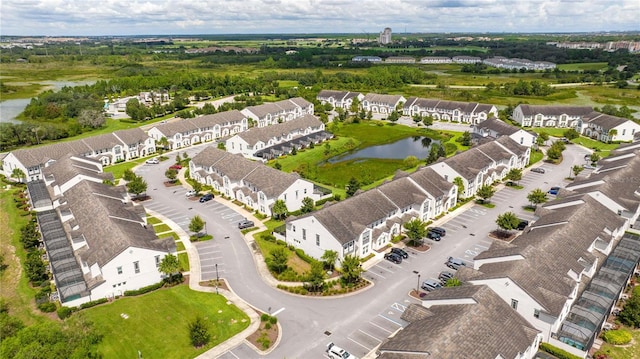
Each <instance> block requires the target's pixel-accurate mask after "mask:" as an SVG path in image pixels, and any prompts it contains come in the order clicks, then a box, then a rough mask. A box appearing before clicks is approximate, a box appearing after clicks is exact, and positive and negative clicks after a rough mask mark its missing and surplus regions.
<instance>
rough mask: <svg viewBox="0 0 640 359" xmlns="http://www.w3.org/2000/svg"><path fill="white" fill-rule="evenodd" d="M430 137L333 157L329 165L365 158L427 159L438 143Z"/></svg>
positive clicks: (400, 141)
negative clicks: (434, 144) (432, 145)
mask: <svg viewBox="0 0 640 359" xmlns="http://www.w3.org/2000/svg"><path fill="white" fill-rule="evenodd" d="M437 142H438V141H434V140H432V139H431V138H429V137H424V136H415V137H409V138H404V139H402V140H399V141H396V142H393V143H389V144H386V145H379V146H371V147H367V148H363V149H361V150H358V151H355V152H351V153H347V154H342V155H339V156H336V157H332V158H330V159H329V160H328V162H329V163H337V162H342V161H348V160H352V159H364V158H391V159H404V158H406V157H407V156H416V157H417V158H418V159H423V158H426V157H427V156H428V155H429V149H430V148H431V144H432V143H437Z"/></svg>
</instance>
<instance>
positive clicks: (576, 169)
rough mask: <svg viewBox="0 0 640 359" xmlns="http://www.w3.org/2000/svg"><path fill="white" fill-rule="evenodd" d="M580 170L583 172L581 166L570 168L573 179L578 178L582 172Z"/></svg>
mask: <svg viewBox="0 0 640 359" xmlns="http://www.w3.org/2000/svg"><path fill="white" fill-rule="evenodd" d="M582 170H584V167H582V166H578V165H575V166H573V167H571V171H573V176H574V177H578V175H579V174H580V172H582Z"/></svg>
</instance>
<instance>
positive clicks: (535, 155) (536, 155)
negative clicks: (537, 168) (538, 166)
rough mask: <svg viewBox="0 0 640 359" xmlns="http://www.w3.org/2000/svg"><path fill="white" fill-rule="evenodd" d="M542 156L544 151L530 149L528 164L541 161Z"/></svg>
mask: <svg viewBox="0 0 640 359" xmlns="http://www.w3.org/2000/svg"><path fill="white" fill-rule="evenodd" d="M543 158H544V153H542V151H531V156H530V157H529V166H531V165H533V164H535V163H537V162H540V161H542V159H543Z"/></svg>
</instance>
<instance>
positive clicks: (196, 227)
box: [189, 215, 204, 233]
mask: <svg viewBox="0 0 640 359" xmlns="http://www.w3.org/2000/svg"><path fill="white" fill-rule="evenodd" d="M203 229H204V221H203V220H202V218H200V216H198V215H196V216H194V217H193V218H191V222H189V230H190V231H191V232H194V233H200V231H202V230H203Z"/></svg>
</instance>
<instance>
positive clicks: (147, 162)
mask: <svg viewBox="0 0 640 359" xmlns="http://www.w3.org/2000/svg"><path fill="white" fill-rule="evenodd" d="M144 163H146V164H149V165H157V164H158V163H160V161H158V159H157V158H150V159H148V160H146V161H144Z"/></svg>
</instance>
